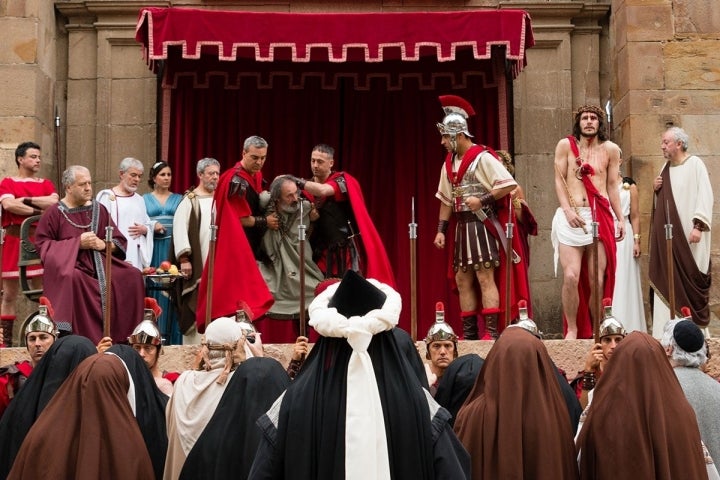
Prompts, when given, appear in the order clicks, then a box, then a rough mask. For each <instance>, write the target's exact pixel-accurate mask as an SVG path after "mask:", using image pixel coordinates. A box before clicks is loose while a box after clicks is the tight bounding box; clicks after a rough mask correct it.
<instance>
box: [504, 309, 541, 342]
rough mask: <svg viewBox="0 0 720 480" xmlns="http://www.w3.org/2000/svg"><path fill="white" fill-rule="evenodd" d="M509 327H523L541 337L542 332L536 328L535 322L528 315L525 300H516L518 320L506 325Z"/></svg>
mask: <svg viewBox="0 0 720 480" xmlns="http://www.w3.org/2000/svg"><path fill="white" fill-rule="evenodd" d="M508 326H509V327H520V328H524V329H525V330H527V331H528V332H530V333H532V334H533V335H535V336H536V337H537V338H540V339H542V333H540V329H538V326H537V324H536V323H535V321H534V320H533V319H531V318H530V317H529V316H528V309H527V302H526V301H525V300H520V301H519V302H518V320H517V322H515V323H513V324H512V325H508Z"/></svg>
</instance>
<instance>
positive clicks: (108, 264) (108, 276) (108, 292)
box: [103, 225, 113, 337]
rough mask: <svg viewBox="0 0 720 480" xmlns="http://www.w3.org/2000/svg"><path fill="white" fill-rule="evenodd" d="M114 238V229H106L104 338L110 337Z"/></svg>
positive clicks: (109, 227) (107, 227)
mask: <svg viewBox="0 0 720 480" xmlns="http://www.w3.org/2000/svg"><path fill="white" fill-rule="evenodd" d="M112 237H113V227H112V225H108V226H106V227H105V308H103V337H109V336H110V315H111V313H112V246H113V243H112Z"/></svg>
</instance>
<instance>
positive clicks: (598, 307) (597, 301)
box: [591, 200, 602, 343]
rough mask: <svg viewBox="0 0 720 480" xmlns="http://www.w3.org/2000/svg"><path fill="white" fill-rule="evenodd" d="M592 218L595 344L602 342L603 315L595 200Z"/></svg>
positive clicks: (598, 225) (598, 224)
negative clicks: (601, 326) (601, 320)
mask: <svg viewBox="0 0 720 480" xmlns="http://www.w3.org/2000/svg"><path fill="white" fill-rule="evenodd" d="M592 218H593V221H592V223H591V225H592V236H593V243H592V245H593V247H592V251H593V256H594V257H595V258H594V259H593V264H594V268H593V271H594V273H595V278H594V280H593V286H592V288H593V295H594V302H593V303H594V308H593V310H594V312H593V338H594V339H595V343H598V342H600V316H601V315H602V298H601V295H600V284H599V283H598V279H599V278H600V257H599V255H600V232H599V227H600V223H599V222H598V221H597V211H596V210H595V201H594V200H593V211H592Z"/></svg>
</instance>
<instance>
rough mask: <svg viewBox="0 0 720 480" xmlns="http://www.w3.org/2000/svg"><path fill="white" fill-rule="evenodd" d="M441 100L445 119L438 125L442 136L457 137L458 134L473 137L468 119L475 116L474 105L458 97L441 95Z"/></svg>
mask: <svg viewBox="0 0 720 480" xmlns="http://www.w3.org/2000/svg"><path fill="white" fill-rule="evenodd" d="M439 99H440V104H441V105H442V109H443V111H444V112H445V118H443V120H442V122H440V123H438V124H437V128H438V131H439V132H440V134H441V135H451V136H452V137H455V135H457V134H458V133H464V134H465V135H467V136H468V137H472V135H471V134H470V132H469V131H468V123H467V119H468V118H469V117H471V116H473V115H475V110H474V109H473V108H472V105H470V104H469V103H468V102H467V101H466V100H465V99H463V98H461V97H458V96H457V95H441V96H440V97H439Z"/></svg>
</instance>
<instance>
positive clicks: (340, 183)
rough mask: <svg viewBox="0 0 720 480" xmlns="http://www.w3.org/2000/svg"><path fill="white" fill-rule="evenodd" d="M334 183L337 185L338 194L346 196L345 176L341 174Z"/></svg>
mask: <svg viewBox="0 0 720 480" xmlns="http://www.w3.org/2000/svg"><path fill="white" fill-rule="evenodd" d="M335 183H337V186H338V188H339V189H340V193H342V194H346V193H347V191H348V188H347V182H346V181H345V175H343V174H342V173H341V174H340V175H338V176H337V177H335Z"/></svg>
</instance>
